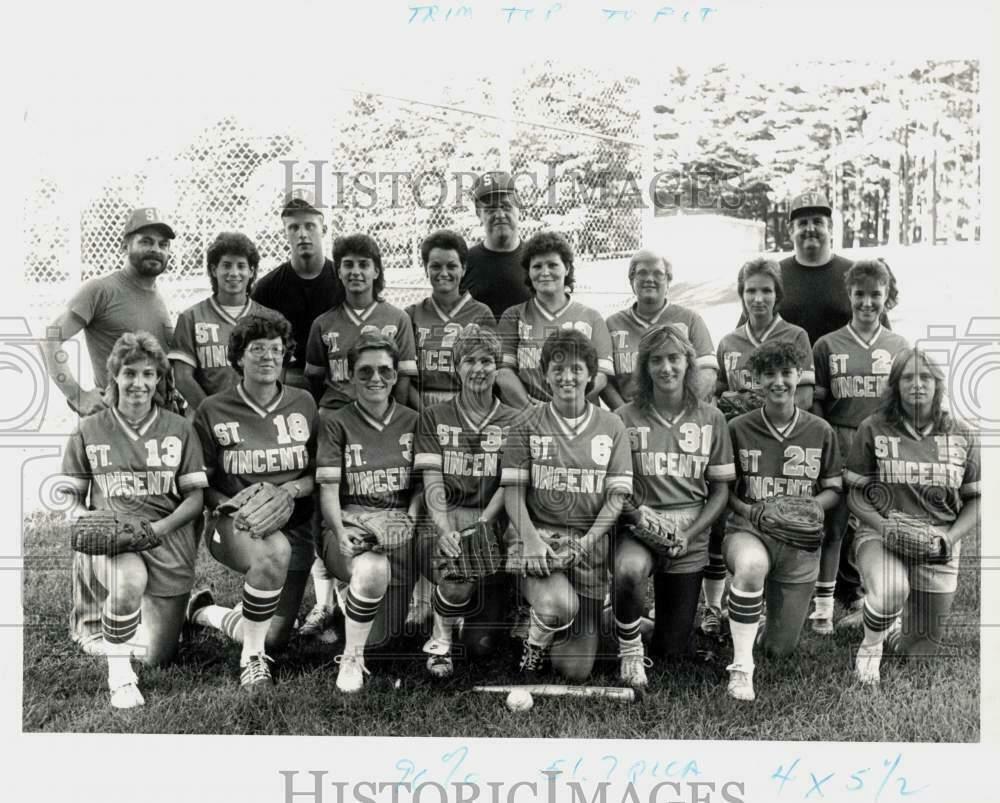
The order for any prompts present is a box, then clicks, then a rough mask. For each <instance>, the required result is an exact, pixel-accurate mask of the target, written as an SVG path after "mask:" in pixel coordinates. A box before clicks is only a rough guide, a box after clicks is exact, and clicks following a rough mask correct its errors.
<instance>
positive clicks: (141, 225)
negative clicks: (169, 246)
mask: <svg viewBox="0 0 1000 803" xmlns="http://www.w3.org/2000/svg"><path fill="white" fill-rule="evenodd" d="M147 228H157V229H160V230H161V231H163V232H165V233H166V235H167V237H169V238H170V239H171V240H173V239H176V237H177V235H176V234H174V230H173V229H172V228H170V226H169V225H168V224H167V222H166V221H165V220H163V219H162V218H161V217H160V213H159V211H158V210H157V209H156V207H153V206H146V207H140V208H138V209H133V210H132V214H130V215H129V216H128V222H127V223H126V224H125V234H124V235H123V236H125V237H128V236H129V235H130V234H135V233H136V232H137V231H139V229H147Z"/></svg>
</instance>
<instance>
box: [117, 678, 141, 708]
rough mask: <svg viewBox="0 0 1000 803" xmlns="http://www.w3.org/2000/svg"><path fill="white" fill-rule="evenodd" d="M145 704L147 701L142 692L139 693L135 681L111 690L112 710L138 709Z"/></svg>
mask: <svg viewBox="0 0 1000 803" xmlns="http://www.w3.org/2000/svg"><path fill="white" fill-rule="evenodd" d="M145 704H146V699H145V698H144V697H143V696H142V692H141V691H139V687H138V685H136V683H135V682H134V681H133V682H131V683H126V684H125V685H124V686H119V687H118V688H117V689H112V690H111V707H112V708H117V709H120V710H125V709H127V708H138V707H139V706H140V705H145Z"/></svg>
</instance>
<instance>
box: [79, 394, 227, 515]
mask: <svg viewBox="0 0 1000 803" xmlns="http://www.w3.org/2000/svg"><path fill="white" fill-rule="evenodd" d="M62 473H63V478H62V480H63V482H65V483H66V484H67V485H68V486H69V487H72V489H73V491H74V493H75V494H76V495H77V496H78V497H79V498H80V499H86V497H87V494H88V492H89V494H90V505H91V507H93V508H95V509H97V510H114V511H117V512H119V513H128V514H130V515H133V516H141V517H143V518H148V519H151V520H153V521H156V520H158V519H162V518H163V517H164V516H168V515H169V514H171V513H173V512H174V511H175V510H176V509H177V506H178V505H180V503H181V502H182V501H183V498H184V494H186V493H188V492H189V491H192V490H194V489H196V488H205V487H207V486H208V478H207V476H206V474H205V465H204V461H203V460H202V449H201V444H200V443H199V442H198V438H197V437H196V436H195V433H194V430H193V429H192V427H191V424H190V422H189V421H187V420H186V419H184V418H182V417H181V416H179V415H176V414H174V413H171V412H170V411H168V410H162V409H160V408H159V407H153V409H152V411H151V412H150V414H149V415H148V416H147V417H146V420H145V421H143V422H141V423H140V424H139V426H138V427H133V426H132V425H131V424H129V422H128V421H126V420H125V419H124V418H123V417H122V415H121V413H119V412H118V411H117V410H115V409H104V410H101V411H100V412H99V413H96V414H95V415H91V416H87V417H86V418H83V419H81V420H80V426H79V428H78V429H77V431H76V432H74V433H73V434H72V435H71V436H70V439H69V443H68V444H67V446H66V453H65V455H64V456H63V464H62Z"/></svg>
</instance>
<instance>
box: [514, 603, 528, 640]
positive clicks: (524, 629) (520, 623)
mask: <svg viewBox="0 0 1000 803" xmlns="http://www.w3.org/2000/svg"><path fill="white" fill-rule="evenodd" d="M530 624H531V606H530V605H528V604H527V603H522V604H520V605H518V606H517V610H516V611H515V612H514V624H513V626H512V627H511V628H510V637H511V638H516V639H520V640H521V641H524V640H525V639H526V638H528V625H530Z"/></svg>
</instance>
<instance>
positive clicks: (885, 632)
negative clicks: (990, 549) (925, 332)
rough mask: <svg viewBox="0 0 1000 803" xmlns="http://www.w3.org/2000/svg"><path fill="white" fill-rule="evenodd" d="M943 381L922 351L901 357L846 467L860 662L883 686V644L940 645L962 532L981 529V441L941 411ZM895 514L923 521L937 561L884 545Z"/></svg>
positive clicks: (899, 647)
mask: <svg viewBox="0 0 1000 803" xmlns="http://www.w3.org/2000/svg"><path fill="white" fill-rule="evenodd" d="M944 382H945V379H944V374H943V372H942V371H941V368H940V367H939V366H938V365H937V364H936V363H935V362H934V361H933V360H932V359H931V358H930V356H929V355H928V354H926V353H925V352H923V351H919V350H917V349H909V348H908V349H904V350H903V351H901V352H899V353H898V354H896V359H895V360H894V361H893V365H892V369H891V370H890V371H889V379H888V383H887V386H886V388H885V392H884V394H883V396H882V398H881V400H880V403H879V408H878V411H877V412H876V413H875V414H874V415H871V416H869V417H868V418H866V419H865V420H864V421H862V422H861V425H860V426H859V427H858V429H857V432H856V434H855V436H854V442H853V444H852V445H851V453H850V455H849V457H848V459H847V468H846V469H845V470H844V480H845V482H846V484H847V486H848V488H849V490H850V493H849V495H848V499H847V503H848V506H849V507H850V510H851V512H852V513H853V514H854V515H855V516H857V518H858V521H859V525H858V530H857V533H856V534H855V537H854V547H853V550H854V555H855V558H856V561H857V564H858V567H859V568H860V570H861V578H862V581H863V583H864V587H865V600H864V630H865V635H864V640H863V641H862V643H861V646H860V647H859V648H858V653H857V658H856V661H855V666H854V673H855V677H856V678H857V679H858V680H859V681H860V682H861V683H863V684H867V685H875V684H878V682H879V669H880V666H881V661H882V653H883V644H887V645H888V646H889V648H890V649H891V650H893V651H894V652H895V653H896V654H898V655H920V656H928V655H937V654H938V653H939V652H940V651H941V648H942V646H943V645H942V641H941V639H942V635H943V631H944V625H945V622H946V620H947V617H948V612H949V611H950V610H951V606H952V603H953V602H954V599H955V591H956V589H957V587H958V558H959V554H960V551H961V546H962V539H963V538H964V537H966V536H968V535H969V534H970V533H974V532H975V531H976V528H977V527H978V526H979V498H980V493H981V485H980V453H979V439H978V438H977V437H976V434H975V433H974V432H973V431H972V430H971V429H970V428H969V427H968V426H966V425H965V424H964V423H962V422H959V421H957V420H955V419H954V418H953V417H952V416H950V415H949V414H948V413H947V412H945V411H944V409H943V405H942V400H943V398H944V390H945V388H944ZM894 512H899V513H903V514H908V515H910V516H914V517H918V518H919V519H920V520H922V521H923V522H924V525H925V526H926V528H927V531H928V533H929V534H930V535H931V536H933V539H934V542H935V544H937V545H938V547H939V550H940V555H941V557H940V559H939V560H936V561H931V562H916V561H913V560H908V559H906V558H904V557H902V556H900V555H897V554H895V553H893V552H890V551H889V550H887V549H886V547H885V545H884V543H883V540H882V532H883V528H884V527H886V526H887V524H889V521H888V519H889V517H890V514H892V513H894Z"/></svg>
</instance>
